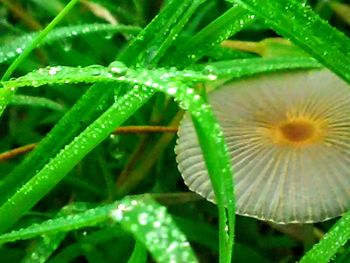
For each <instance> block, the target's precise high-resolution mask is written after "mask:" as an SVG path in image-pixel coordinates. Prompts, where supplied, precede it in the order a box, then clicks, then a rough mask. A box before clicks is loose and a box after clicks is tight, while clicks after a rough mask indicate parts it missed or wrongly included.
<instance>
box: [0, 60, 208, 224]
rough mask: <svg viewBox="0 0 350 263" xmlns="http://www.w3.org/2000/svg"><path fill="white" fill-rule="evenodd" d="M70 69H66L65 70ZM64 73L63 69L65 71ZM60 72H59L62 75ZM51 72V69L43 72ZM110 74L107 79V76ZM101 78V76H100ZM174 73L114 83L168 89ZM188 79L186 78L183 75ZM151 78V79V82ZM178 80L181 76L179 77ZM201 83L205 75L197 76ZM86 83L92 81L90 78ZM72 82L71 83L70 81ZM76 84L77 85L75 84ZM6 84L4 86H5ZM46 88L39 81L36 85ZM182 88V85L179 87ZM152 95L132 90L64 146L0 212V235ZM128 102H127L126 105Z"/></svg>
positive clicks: (133, 75) (131, 74)
mask: <svg viewBox="0 0 350 263" xmlns="http://www.w3.org/2000/svg"><path fill="white" fill-rule="evenodd" d="M68 68H69V67H68ZM64 69H65V68H64ZM64 69H63V68H62V69H61V70H60V71H59V72H63V71H64ZM46 70H48V71H50V69H46ZM42 72H43V71H41V70H38V71H37V74H39V75H41V74H42ZM69 72H70V73H69V74H64V75H66V79H67V77H68V76H71V75H70V74H72V69H71V68H69ZM87 72H89V73H90V74H91V75H92V76H95V75H96V73H95V72H91V68H90V67H87ZM186 72H188V71H186ZM82 74H83V71H82V69H76V76H77V79H78V80H80V81H83V80H82V79H81V75H82ZM108 74H109V75H108ZM33 75H35V72H32V73H29V74H28V75H27V76H29V79H26V76H24V77H21V78H19V79H21V84H23V85H29V83H31V82H32V77H33ZM58 75H59V74H57V75H56V74H55V75H50V74H43V76H46V84H48V83H50V82H51V83H54V82H55V80H57V81H58V82H60V77H58V78H57V79H56V77H57V76H58ZM101 75H103V76H104V74H101ZM106 75H108V76H110V77H111V76H113V75H112V74H111V73H107V72H106ZM177 75H178V73H177V71H173V74H169V75H168V77H169V79H164V70H160V71H159V72H157V71H149V70H143V71H140V70H134V71H133V70H131V69H129V70H128V71H127V74H126V75H122V76H120V75H117V78H115V81H121V82H130V83H131V84H132V85H136V84H140V85H147V86H149V87H150V88H158V89H161V88H162V87H167V86H168V85H171V86H174V87H176V86H178V84H177V83H178V82H180V81H177V82H175V83H173V84H171V83H172V82H173V79H174V76H177ZM186 75H187V74H186ZM152 76H153V79H152V78H151V77H152ZM179 76H181V74H180V75H179ZM187 76H188V75H187ZM199 76H200V79H201V78H203V77H204V75H201V74H199ZM86 79H87V80H88V81H89V80H90V81H91V79H90V77H89V76H86ZM70 80H71V81H72V82H74V79H70ZM78 80H77V81H78ZM6 83H7V84H6ZM10 83H11V85H14V83H15V81H8V82H3V84H4V85H5V86H8V85H9V84H10ZM39 83H40V84H42V85H43V84H45V82H43V79H41V81H40V82H38V84H39ZM181 85H182V84H181ZM152 95H153V91H151V90H149V89H144V88H142V87H134V88H133V89H132V90H131V91H130V92H129V93H127V94H126V95H125V96H124V97H122V98H121V99H120V100H118V101H117V102H116V103H114V104H113V105H112V107H110V108H109V109H108V110H107V111H106V112H105V113H104V114H102V116H101V117H100V118H98V119H97V120H96V121H95V122H94V123H93V124H92V125H90V126H89V127H88V128H87V129H86V130H84V131H83V132H82V133H80V135H79V136H77V137H76V138H75V139H74V140H73V142H72V143H71V144H69V145H67V146H66V147H65V148H64V149H63V150H62V151H61V152H60V153H59V154H58V155H57V156H56V157H55V158H53V159H52V160H51V161H50V162H49V163H48V164H47V165H46V166H44V168H43V169H42V170H41V171H40V172H39V173H37V174H36V175H35V176H34V177H33V178H32V179H31V180H29V181H28V183H26V184H25V185H24V186H22V187H21V188H20V189H19V190H18V191H17V192H16V193H15V194H14V195H13V196H12V197H11V198H9V200H8V201H7V202H6V203H5V204H4V205H3V206H2V207H1V208H0V217H1V213H5V214H8V215H11V216H7V217H6V219H5V217H4V220H2V221H1V222H0V231H4V230H5V229H6V228H8V227H9V226H10V225H12V224H13V223H14V222H15V221H17V220H18V219H19V218H20V217H21V216H22V215H23V213H25V212H26V211H27V210H29V209H30V208H31V207H32V206H33V205H34V204H35V203H36V202H37V201H38V200H40V199H41V198H42V197H43V196H44V195H45V194H46V193H47V192H48V191H50V190H51V189H52V188H53V187H54V186H55V185H56V184H57V183H58V182H59V181H60V180H61V179H62V178H63V177H64V176H65V175H66V173H67V172H68V171H70V169H72V168H73V167H74V166H75V165H76V164H77V163H78V162H79V161H80V160H81V159H82V158H83V157H84V156H85V155H86V154H87V153H89V152H90V151H91V150H92V149H93V148H94V147H96V145H98V144H99V143H100V142H101V141H102V140H103V139H105V138H106V137H107V136H108V135H109V134H110V133H111V132H112V131H113V130H114V129H115V128H116V127H117V126H118V125H120V124H121V123H123V122H124V121H125V120H126V119H127V118H128V117H130V115H131V114H133V113H134V112H135V111H136V110H137V109H138V108H139V107H141V106H142V105H143V104H144V103H145V102H146V100H148V99H149V98H150V97H151V96H152ZM127 100H130V101H129V102H128V101H127Z"/></svg>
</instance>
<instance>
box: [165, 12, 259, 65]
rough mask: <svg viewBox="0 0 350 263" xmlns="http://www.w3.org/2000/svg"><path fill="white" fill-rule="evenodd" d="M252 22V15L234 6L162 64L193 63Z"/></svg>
mask: <svg viewBox="0 0 350 263" xmlns="http://www.w3.org/2000/svg"><path fill="white" fill-rule="evenodd" d="M252 21H254V15H253V14H252V13H251V12H249V11H247V10H246V9H244V8H243V7H241V6H239V5H236V6H234V7H232V8H230V9H229V10H228V11H227V12H225V13H224V14H223V15H221V16H220V17H219V18H217V19H216V20H214V21H213V22H212V23H210V24H209V25H208V26H206V27H205V28H203V29H202V30H201V31H200V32H198V33H197V34H196V35H194V36H193V37H191V38H190V39H188V40H187V41H186V42H185V43H184V44H183V45H181V46H180V47H179V48H178V50H177V52H175V53H174V54H172V55H170V56H167V59H166V60H165V62H164V63H165V64H168V65H169V64H171V65H176V66H177V67H180V66H185V65H188V64H190V63H193V62H195V61H197V60H198V59H200V58H201V57H202V56H203V55H205V54H206V53H208V52H209V51H210V50H212V49H213V46H215V45H218V44H220V43H221V42H222V41H223V40H225V39H227V38H229V37H230V36H232V35H234V34H235V33H237V32H238V31H240V30H241V29H242V28H243V27H244V26H246V25H248V24H249V23H251V22H252Z"/></svg>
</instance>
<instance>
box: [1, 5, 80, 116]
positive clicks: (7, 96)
mask: <svg viewBox="0 0 350 263" xmlns="http://www.w3.org/2000/svg"><path fill="white" fill-rule="evenodd" d="M77 2H78V0H71V1H70V2H69V3H68V4H67V5H66V6H65V7H64V8H63V9H62V11H61V12H60V13H59V14H58V15H57V16H56V17H55V18H54V19H53V20H52V21H51V22H50V23H49V24H48V25H47V26H46V28H45V29H44V30H43V31H41V32H40V33H39V34H38V35H37V36H36V37H35V38H34V39H33V41H32V42H31V43H30V45H29V46H27V47H26V48H25V49H24V50H23V52H22V50H21V53H20V55H19V56H18V57H17V58H16V59H15V61H13V62H12V64H11V65H10V67H9V68H8V69H7V70H6V71H5V73H4V75H3V76H2V78H1V81H6V80H8V79H9V78H10V77H11V75H12V73H13V72H14V71H15V70H16V68H17V67H18V66H19V64H21V63H22V61H23V60H24V59H25V58H26V57H27V56H28V55H29V54H30V52H32V50H33V49H34V48H36V47H37V46H38V44H39V43H41V42H42V40H43V39H44V38H45V37H46V35H47V34H48V33H49V32H50V31H51V30H52V29H53V28H54V27H55V26H56V25H57V24H58V23H59V22H60V21H61V20H62V19H63V18H64V17H65V16H66V14H67V13H68V12H69V11H70V10H71V9H72V8H73V7H74V6H75V4H76V3H77ZM15 92H16V89H15V88H11V89H5V91H3V90H2V91H1V93H0V117H1V115H2V113H3V112H4V110H5V108H6V106H7V105H8V104H9V103H10V101H11V100H12V97H13V95H14V94H15Z"/></svg>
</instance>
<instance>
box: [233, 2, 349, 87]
mask: <svg viewBox="0 0 350 263" xmlns="http://www.w3.org/2000/svg"><path fill="white" fill-rule="evenodd" d="M230 2H235V3H240V4H242V5H244V6H245V7H246V8H247V9H249V10H250V11H251V12H253V13H254V14H256V15H257V16H259V17H261V18H264V20H265V22H266V23H267V25H269V26H271V27H272V28H273V29H274V30H276V31H277V32H278V33H279V34H281V35H283V36H285V37H287V38H289V39H290V40H291V41H292V42H294V43H295V44H296V45H298V46H300V47H301V48H303V49H304V50H305V51H306V52H308V53H309V54H310V55H312V56H313V57H315V58H316V59H317V60H318V61H320V62H321V63H322V64H324V65H326V66H327V67H329V68H330V69H332V70H333V71H334V72H335V73H337V74H338V75H339V76H340V77H342V78H343V79H344V80H346V81H347V82H350V57H349V54H350V41H349V38H348V37H346V36H345V35H344V34H343V33H341V32H340V31H338V30H336V29H335V28H333V27H331V26H330V25H329V24H328V23H327V22H326V21H325V20H323V19H321V18H320V17H319V16H318V15H317V14H316V13H314V12H313V11H312V10H311V8H310V7H309V6H305V5H304V4H302V3H300V1H296V0H288V1H287V0H278V1H264V0H242V1H241V0H230ZM330 43H332V44H331V45H330Z"/></svg>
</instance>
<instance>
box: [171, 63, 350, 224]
mask: <svg viewBox="0 0 350 263" xmlns="http://www.w3.org/2000/svg"><path fill="white" fill-rule="evenodd" d="M209 101H210V104H211V105H212V108H213V111H214V113H215V115H216V117H217V119H218V121H219V123H220V125H221V127H222V130H223V132H224V136H225V139H226V143H227V145H228V150H229V153H230V156H231V161H232V165H233V170H234V181H235V193H236V209H237V213H238V214H241V215H246V216H250V217H255V218H258V219H262V220H268V221H272V222H275V223H310V222H319V221H324V220H327V219H329V218H332V217H336V216H339V215H341V214H342V213H343V212H345V211H346V210H348V209H350V89H349V87H348V85H347V84H346V83H345V82H344V81H343V80H341V79H340V78H338V77H337V76H336V75H334V74H333V73H331V72H330V71H329V70H326V69H323V70H311V71H294V72H285V73H273V74H268V75H263V76H258V77H254V78H249V79H245V80H241V81H237V82H233V83H231V84H228V85H225V86H223V87H221V88H219V89H217V90H215V91H214V92H212V93H210V94H209ZM175 151H176V154H177V162H178V168H179V170H180V172H181V174H182V177H183V178H184V180H185V183H186V184H187V185H188V187H189V188H190V189H191V190H192V191H195V192H197V193H199V194H200V195H202V196H203V197H205V198H207V199H208V200H210V201H212V202H214V200H215V198H214V192H213V189H212V186H211V182H210V179H209V176H208V173H207V169H206V167H205V163H204V160H203V156H202V153H201V149H200V146H199V143H198V139H197V136H196V133H195V130H194V128H193V124H192V122H191V120H190V118H189V116H186V117H185V118H184V119H183V121H182V123H181V125H180V130H179V138H178V141H177V145H176V147H175Z"/></svg>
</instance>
